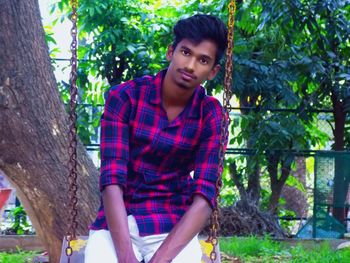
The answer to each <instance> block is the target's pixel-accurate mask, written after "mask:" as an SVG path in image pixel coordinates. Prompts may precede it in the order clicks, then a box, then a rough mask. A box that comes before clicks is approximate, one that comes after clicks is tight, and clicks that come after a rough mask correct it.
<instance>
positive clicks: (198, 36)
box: [173, 14, 227, 64]
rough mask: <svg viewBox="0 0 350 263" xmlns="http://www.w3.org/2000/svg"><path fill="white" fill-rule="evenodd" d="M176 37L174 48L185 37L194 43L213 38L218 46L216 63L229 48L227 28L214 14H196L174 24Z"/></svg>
mask: <svg viewBox="0 0 350 263" xmlns="http://www.w3.org/2000/svg"><path fill="white" fill-rule="evenodd" d="M174 35H175V39H174V42H173V48H174V49H175V48H176V46H177V45H178V44H179V42H181V41H182V40H183V39H188V40H189V41H191V42H193V43H194V44H199V43H201V42H202V41H204V40H211V41H213V42H214V43H215V44H216V46H217V51H216V56H215V64H218V63H219V61H220V59H221V58H222V56H223V55H224V53H225V50H226V48H227V28H226V25H225V24H224V23H223V22H222V21H221V20H220V19H219V18H217V17H215V16H212V15H200V14H197V15H194V16H191V17H189V18H185V19H181V20H179V21H178V22H177V23H176V25H175V26H174Z"/></svg>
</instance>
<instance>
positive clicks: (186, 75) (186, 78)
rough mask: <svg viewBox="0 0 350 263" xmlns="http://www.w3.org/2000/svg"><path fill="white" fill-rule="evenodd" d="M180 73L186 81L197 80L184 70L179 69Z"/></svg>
mask: <svg viewBox="0 0 350 263" xmlns="http://www.w3.org/2000/svg"><path fill="white" fill-rule="evenodd" d="M178 72H180V74H181V75H182V78H184V79H185V80H192V79H196V78H197V77H196V76H195V75H193V74H191V73H189V72H187V71H186V70H183V69H178Z"/></svg>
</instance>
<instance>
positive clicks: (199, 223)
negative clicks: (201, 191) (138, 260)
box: [150, 195, 212, 263]
mask: <svg viewBox="0 0 350 263" xmlns="http://www.w3.org/2000/svg"><path fill="white" fill-rule="evenodd" d="M211 211H212V210H211V208H210V206H209V204H208V202H207V201H206V200H205V199H204V198H203V197H202V196H200V195H195V196H194V199H193V203H192V205H191V206H190V208H189V209H188V210H187V212H186V213H185V214H184V216H183V217H182V218H181V220H180V221H179V222H178V223H177V224H176V225H175V227H174V228H173V229H172V230H171V232H170V233H169V235H168V236H167V238H166V239H165V240H164V242H163V244H162V245H161V246H160V247H159V249H158V250H157V251H156V253H155V254H154V256H153V257H152V259H151V261H150V263H168V262H171V261H172V260H173V259H174V258H175V257H176V256H177V255H178V254H179V253H180V251H181V250H182V249H183V248H184V247H185V246H186V245H187V244H188V243H189V242H190V241H191V240H192V239H193V238H194V236H195V235H197V234H198V233H199V232H200V231H201V230H202V228H203V227H204V225H205V224H206V222H207V221H208V218H209V217H210V214H211ZM194 218H195V220H194Z"/></svg>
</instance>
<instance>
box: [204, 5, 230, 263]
mask: <svg viewBox="0 0 350 263" xmlns="http://www.w3.org/2000/svg"><path fill="white" fill-rule="evenodd" d="M228 9H229V19H228V35H227V43H228V44H227V51H226V65H225V69H226V70H225V80H224V93H223V108H222V121H221V134H220V145H221V146H220V150H219V169H218V178H217V181H216V198H215V208H214V210H213V213H212V215H211V218H210V222H211V227H210V236H209V242H210V243H211V244H212V246H213V250H212V251H211V252H210V260H211V262H212V263H214V261H215V260H216V258H217V253H216V251H215V248H216V245H217V244H218V231H219V203H220V201H221V197H220V188H221V186H222V171H223V170H224V157H225V141H226V140H227V139H228V135H229V132H228V127H229V123H230V118H229V113H230V110H231V108H230V99H231V97H232V89H231V85H232V72H233V63H232V55H233V38H234V23H235V13H236V2H235V0H231V2H230V3H229V5H228Z"/></svg>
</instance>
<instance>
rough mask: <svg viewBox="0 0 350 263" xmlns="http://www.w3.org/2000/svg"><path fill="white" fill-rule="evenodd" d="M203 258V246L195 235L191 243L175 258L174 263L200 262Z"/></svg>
mask: <svg viewBox="0 0 350 263" xmlns="http://www.w3.org/2000/svg"><path fill="white" fill-rule="evenodd" d="M201 260H202V248H201V245H200V243H199V240H198V236H195V237H194V238H193V239H192V240H191V242H190V243H188V245H187V246H186V247H185V248H184V249H183V250H182V251H181V252H180V253H179V254H178V255H177V256H176V257H175V258H174V260H173V261H172V263H200V262H201Z"/></svg>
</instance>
